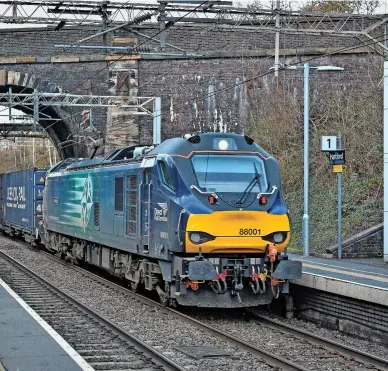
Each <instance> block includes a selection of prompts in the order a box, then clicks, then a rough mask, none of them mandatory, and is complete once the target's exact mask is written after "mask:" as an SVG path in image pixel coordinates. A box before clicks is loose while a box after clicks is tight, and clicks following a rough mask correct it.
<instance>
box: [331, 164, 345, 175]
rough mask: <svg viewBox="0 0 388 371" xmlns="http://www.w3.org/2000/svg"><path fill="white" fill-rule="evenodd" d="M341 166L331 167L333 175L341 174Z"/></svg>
mask: <svg viewBox="0 0 388 371" xmlns="http://www.w3.org/2000/svg"><path fill="white" fill-rule="evenodd" d="M342 170H343V165H333V173H342Z"/></svg>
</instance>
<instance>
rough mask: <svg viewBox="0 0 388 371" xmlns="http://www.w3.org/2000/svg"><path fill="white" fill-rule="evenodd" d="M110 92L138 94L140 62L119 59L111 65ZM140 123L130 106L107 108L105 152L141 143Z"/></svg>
mask: <svg viewBox="0 0 388 371" xmlns="http://www.w3.org/2000/svg"><path fill="white" fill-rule="evenodd" d="M109 94H110V95H122V96H129V97H137V96H138V62H137V61H136V60H129V61H122V60H120V61H117V62H116V63H114V64H111V65H110V66H109ZM139 140H140V138H139V123H138V120H137V117H136V115H133V114H132V112H131V111H130V110H129V109H128V108H121V107H109V108H108V109H107V120H106V132H105V154H108V153H110V152H111V151H112V150H114V149H116V148H120V147H124V146H128V145H134V144H137V143H139Z"/></svg>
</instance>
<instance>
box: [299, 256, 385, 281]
mask: <svg viewBox="0 0 388 371" xmlns="http://www.w3.org/2000/svg"><path fill="white" fill-rule="evenodd" d="M298 260H299V261H301V262H302V263H303V264H304V263H305V262H306V263H311V262H310V260H304V259H298ZM313 264H316V265H324V266H325V267H335V266H334V265H333V264H326V263H321V262H314V263H313ZM387 267H388V265H387ZM341 268H342V269H343V270H344V272H346V271H352V272H361V273H370V274H372V275H376V276H384V277H387V278H388V272H387V274H386V273H379V272H369V271H364V270H362V269H355V268H348V267H341ZM382 269H384V268H382Z"/></svg>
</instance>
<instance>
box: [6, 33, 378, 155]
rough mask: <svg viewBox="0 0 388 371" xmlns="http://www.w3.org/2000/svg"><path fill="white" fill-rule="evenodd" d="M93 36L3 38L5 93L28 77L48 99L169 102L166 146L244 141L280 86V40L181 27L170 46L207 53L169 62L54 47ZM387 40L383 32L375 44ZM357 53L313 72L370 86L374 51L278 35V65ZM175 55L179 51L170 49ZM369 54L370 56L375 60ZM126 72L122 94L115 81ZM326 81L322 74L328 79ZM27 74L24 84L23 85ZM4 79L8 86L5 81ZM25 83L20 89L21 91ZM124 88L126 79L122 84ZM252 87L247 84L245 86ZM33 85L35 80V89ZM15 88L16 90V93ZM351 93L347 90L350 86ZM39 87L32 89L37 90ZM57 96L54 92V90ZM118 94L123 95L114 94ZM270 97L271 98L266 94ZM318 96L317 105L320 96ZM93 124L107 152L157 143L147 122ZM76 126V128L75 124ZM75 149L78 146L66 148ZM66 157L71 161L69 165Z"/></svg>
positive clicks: (119, 117) (116, 118)
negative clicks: (231, 136) (204, 137)
mask: <svg viewBox="0 0 388 371" xmlns="http://www.w3.org/2000/svg"><path fill="white" fill-rule="evenodd" d="M97 31H98V30H97V29H93V28H90V29H89V28H83V27H81V28H77V27H64V28H63V29H62V30H60V31H55V30H54V29H53V28H48V29H27V30H26V29H17V30H12V29H4V30H0V37H1V39H2V48H1V50H0V70H7V71H14V72H15V73H19V75H17V74H15V73H13V74H10V76H11V75H12V77H9V76H8V75H4V72H3V73H0V83H1V82H2V83H1V84H2V86H3V90H4V89H6V86H8V85H9V84H12V86H26V84H27V85H28V84H30V83H31V82H30V81H27V80H26V81H25V79H28V78H27V77H26V76H34V79H33V81H34V84H35V86H39V90H41V91H54V90H55V88H56V87H60V88H61V89H62V91H63V92H71V93H72V94H96V95H109V94H113V95H115V94H124V95H130V96H148V97H153V96H161V97H162V139H165V138H168V137H172V136H176V135H179V136H180V135H182V134H183V133H185V132H191V131H196V130H217V131H224V130H225V131H236V132H243V131H244V130H245V128H246V127H247V126H248V125H249V120H250V109H251V108H252V103H254V104H257V102H259V103H260V104H265V101H264V100H263V98H262V96H263V93H265V94H267V93H268V92H270V91H271V89H272V87H273V86H275V85H274V80H273V77H272V75H268V76H263V77H260V78H257V76H260V75H265V73H266V72H268V69H269V68H270V67H272V66H273V64H274V58H273V54H274V35H273V34H271V33H266V32H256V31H255V32H253V31H252V30H246V29H237V30H231V29H230V28H222V27H220V28H217V27H213V26H212V27H211V28H207V27H202V28H201V27H192V26H187V27H180V28H172V29H169V30H168V31H167V42H168V43H171V44H173V45H176V46H178V47H180V48H183V49H185V50H186V51H187V52H188V53H200V54H201V55H203V56H202V57H200V58H197V57H195V58H194V57H193V58H191V57H182V56H181V57H171V56H160V55H149V54H143V55H120V54H115V55H104V54H101V50H99V49H96V50H93V49H73V48H71V49H70V48H67V49H66V48H61V49H58V48H56V47H55V44H71V43H72V42H74V41H76V40H79V39H81V38H85V37H88V36H91V35H93V34H95V33H96V32H97ZM139 32H141V33H143V34H146V35H149V36H153V35H154V34H155V33H157V32H158V28H157V27H156V26H139ZM380 32H382V30H381V29H378V30H377V29H376V35H378V34H379V33H380ZM108 43H111V44H112V45H117V46H120V45H121V46H134V45H136V44H137V45H142V46H150V47H151V48H152V49H153V48H155V47H156V46H157V43H155V42H154V41H150V40H148V41H147V39H146V38H144V37H143V36H139V35H138V34H134V33H130V32H127V31H124V30H120V31H117V32H115V33H114V35H111V34H109V35H108ZM85 44H86V45H101V40H100V39H99V38H93V39H91V40H88V41H87V42H86V43H85ZM349 46H355V48H354V49H347V50H344V51H343V52H342V53H341V54H338V55H332V56H325V57H321V58H319V59H317V60H316V61H314V62H312V64H314V63H317V64H333V65H337V66H341V67H344V68H345V71H343V72H341V74H338V73H337V74H336V75H330V80H331V81H335V82H341V83H344V84H343V85H346V84H350V83H352V79H353V77H354V75H355V74H357V79H358V80H362V79H364V80H368V79H369V77H368V73H369V72H368V66H369V65H370V61H371V59H373V58H376V59H379V60H380V59H381V60H382V57H379V56H377V55H376V54H373V50H372V49H371V48H368V47H366V46H365V45H362V43H360V41H359V40H356V39H353V38H350V37H346V38H344V37H333V36H329V35H321V36H306V35H298V36H297V37H296V36H294V35H285V34H284V35H283V34H282V35H281V53H280V54H281V62H282V63H292V62H298V61H302V60H303V59H304V58H308V57H309V56H316V57H319V56H320V55H322V54H325V53H333V52H334V51H335V50H336V49H337V50H338V49H340V48H343V47H349ZM166 51H167V52H174V53H177V50H174V49H166ZM370 53H372V54H370ZM127 72H128V73H129V80H128V81H127V82H126V83H125V84H124V88H125V86H126V85H128V89H127V90H126V89H123V84H121V83H120V84H119V85H120V86H119V87H118V85H117V83H118V77H120V76H123V74H125V73H127ZM327 74H328V73H326V72H321V73H320V76H322V77H321V79H325V78H327V76H328V75H327ZM23 75H24V77H22V76H23ZM300 76H301V73H300V72H295V73H294V72H291V71H288V72H287V73H284V72H282V73H281V75H280V80H279V81H280V82H281V83H282V84H283V85H284V86H287V88H289V89H294V90H295V94H300V92H301V89H302V87H301V79H300ZM5 79H7V80H5ZM21 79H23V82H21ZM88 79H90V89H87V90H85V89H83V87H82V86H83V84H82V82H83V81H85V80H88ZM120 79H121V77H120ZM245 80H249V82H248V83H243V81H245ZM31 81H32V80H31ZM13 84H16V85H13ZM315 85H317V86H318V85H319V80H318V79H317V77H316V75H314V73H312V75H311V86H312V93H313V94H314V89H315V87H314V86H315ZM345 87H346V86H345ZM31 88H33V87H31ZM53 89H54V90H53ZM117 89H118V90H117ZM265 94H264V95H265ZM313 94H312V96H313ZM92 117H93V125H94V126H95V127H96V128H97V129H98V130H99V131H100V132H101V133H102V134H103V135H104V136H105V139H106V148H105V152H109V151H111V150H112V149H113V148H115V147H117V146H124V145H130V144H134V143H138V142H142V143H148V142H152V118H151V117H144V116H142V117H141V118H140V119H139V118H136V116H132V115H129V114H128V113H125V111H122V110H120V109H116V108H115V109H113V110H110V112H109V113H108V114H107V109H105V108H95V109H93V115H92ZM73 121H74V122H72V123H71V125H73V126H74V125H75V126H77V125H79V122H80V120H79V118H78V121H77V115H74V118H73ZM68 148H71V147H68ZM68 155H71V154H70V150H67V152H66V154H64V156H68Z"/></svg>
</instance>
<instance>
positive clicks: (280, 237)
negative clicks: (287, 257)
mask: <svg viewBox="0 0 388 371" xmlns="http://www.w3.org/2000/svg"><path fill="white" fill-rule="evenodd" d="M287 236H288V233H287V232H274V233H271V234H268V235H266V236H263V237H262V239H263V240H266V241H269V242H272V243H278V244H279V243H283V242H284V241H285V240H286V239H287Z"/></svg>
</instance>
